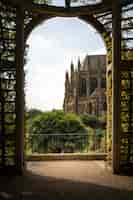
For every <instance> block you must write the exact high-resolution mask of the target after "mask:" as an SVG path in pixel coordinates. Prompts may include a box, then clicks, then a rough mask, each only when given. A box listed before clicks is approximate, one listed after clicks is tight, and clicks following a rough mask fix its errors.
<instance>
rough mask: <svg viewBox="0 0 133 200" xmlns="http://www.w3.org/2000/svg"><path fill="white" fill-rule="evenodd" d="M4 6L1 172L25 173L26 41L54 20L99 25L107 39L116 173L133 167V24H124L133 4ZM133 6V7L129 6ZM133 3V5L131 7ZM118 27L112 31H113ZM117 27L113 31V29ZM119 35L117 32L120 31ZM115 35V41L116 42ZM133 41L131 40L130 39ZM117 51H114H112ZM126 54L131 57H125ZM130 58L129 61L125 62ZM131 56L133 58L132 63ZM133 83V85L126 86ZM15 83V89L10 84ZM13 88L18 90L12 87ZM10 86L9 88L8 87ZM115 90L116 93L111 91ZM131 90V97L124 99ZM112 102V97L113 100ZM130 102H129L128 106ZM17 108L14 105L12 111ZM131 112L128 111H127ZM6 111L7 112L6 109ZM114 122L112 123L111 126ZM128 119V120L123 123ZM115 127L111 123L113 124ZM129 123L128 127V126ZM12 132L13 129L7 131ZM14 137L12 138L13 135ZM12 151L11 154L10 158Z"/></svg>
mask: <svg viewBox="0 0 133 200" xmlns="http://www.w3.org/2000/svg"><path fill="white" fill-rule="evenodd" d="M8 2H9V3H7V1H6V0H3V1H0V6H1V7H0V16H1V18H0V24H1V28H0V36H1V44H0V64H1V66H0V67H1V68H0V78H1V85H0V91H1V94H3V97H4V106H3V103H2V102H3V98H0V107H1V108H0V109H1V113H2V114H1V116H2V117H1V119H0V120H1V124H2V125H1V127H0V132H1V138H2V139H1V143H0V167H1V171H2V170H4V171H7V170H8V169H10V170H14V171H15V172H16V171H23V163H24V92H23V90H24V73H23V65H24V41H25V40H26V38H27V36H28V34H29V33H30V32H31V30H32V29H33V28H34V27H35V26H36V25H37V24H39V23H41V22H42V21H44V20H46V19H48V18H51V17H54V16H66V17H71V16H77V17H79V18H80V19H82V20H85V21H86V22H87V23H90V24H91V25H93V26H94V27H95V28H96V29H97V30H98V31H99V32H100V33H101V35H102V36H103V38H104V40H105V42H106V45H107V50H108V55H109V56H108V61H109V62H110V61H111V60H112V90H110V91H109V92H108V93H109V94H108V96H109V97H111V95H112V97H113V101H112V107H113V109H112V110H111V107H109V106H110V105H111V102H109V103H108V105H109V106H108V110H109V113H111V112H112V118H111V121H112V133H113V137H112V141H113V146H112V147H113V148H112V149H113V151H112V152H113V159H112V160H113V165H112V168H113V172H114V173H118V172H120V171H122V170H123V169H128V168H130V167H132V166H133V156H132V149H133V147H132V139H133V138H132V137H131V134H130V133H132V114H133V110H132V101H133V99H132V93H131V91H132V88H133V86H132V85H133V84H132V71H133V69H132V66H133V61H132V60H133V59H132V56H131V55H132V49H129V48H125V49H124V48H123V49H122V46H121V41H122V37H121V36H122V33H123V31H124V30H125V29H126V30H132V28H131V26H130V23H127V24H126V27H124V28H123V24H122V23H123V21H125V20H126V21H127V22H128V21H129V20H130V17H125V18H124V19H123V21H121V14H123V13H125V12H130V10H131V11H132V10H133V8H132V4H133V3H132V1H130V0H129V1H128V2H127V1H122V2H121V3H120V1H119V0H117V1H116V0H115V1H113V2H112V1H106V0H104V1H102V2H101V3H100V4H98V5H97V4H96V5H90V6H85V7H84V8H80V7H78V8H70V7H69V8H58V7H55V8H53V7H50V6H45V5H44V4H43V3H42V4H38V3H35V2H34V3H33V2H32V1H28V2H27V1H26V0H24V1H18V0H8ZM128 4H129V6H128ZM130 4H131V5H130ZM123 15H124V14H123ZM111 26H112V27H111ZM111 28H112V30H111ZM116 30H117V31H116ZM111 35H112V37H113V40H112V42H111ZM129 39H130V40H131V39H132V38H126V40H129ZM124 40H125V38H124ZM112 49H113V51H112ZM124 50H125V51H126V53H127V54H128V56H127V55H126V56H125V53H124V56H123V54H122V52H123V51H124ZM123 57H124V58H123ZM129 57H130V59H129ZM9 80H10V81H9ZM125 80H128V86H126V85H125V82H124V81H125ZM4 82H6V84H5V85H6V86H3V85H4ZM7 82H9V84H7ZM123 82H124V83H123ZM10 83H12V88H10V86H11V84H10ZM3 87H4V88H3ZM129 90H130V91H129ZM111 91H112V92H111ZM125 91H126V94H127V98H126V99H125V98H124V92H125ZM109 99H110V98H109ZM125 102H126V103H125ZM6 104H8V106H10V107H12V108H13V109H11V110H12V111H11V112H10V114H11V116H12V122H11V123H10V124H7V122H6V116H7V115H8V114H9V113H8V111H6V110H5V105H6ZM11 105H12V106H11ZM122 106H124V109H125V108H126V106H128V107H127V109H126V110H123V108H122ZM3 108H4V109H3ZM123 112H125V113H126V115H127V116H128V118H127V120H126V121H124V120H123V119H122V116H123ZM109 120H110V119H108V122H109ZM122 120H123V121H122ZM109 124H111V123H110V122H109ZM125 124H126V125H125ZM9 125H10V126H11V125H13V126H12V129H7V126H9ZM9 130H11V131H12V134H11V135H9V134H8V131H9ZM9 152H11V153H9Z"/></svg>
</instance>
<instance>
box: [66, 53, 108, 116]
mask: <svg viewBox="0 0 133 200" xmlns="http://www.w3.org/2000/svg"><path fill="white" fill-rule="evenodd" d="M63 107H64V111H65V112H73V113H77V114H94V115H102V114H105V113H106V56H105V55H87V56H86V57H85V59H84V61H83V63H82V64H81V63H80V60H78V65H77V67H76V69H74V65H73V63H71V72H70V75H69V73H68V72H66V79H65V97H64V105H63Z"/></svg>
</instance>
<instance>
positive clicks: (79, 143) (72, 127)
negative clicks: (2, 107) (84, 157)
mask: <svg viewBox="0 0 133 200" xmlns="http://www.w3.org/2000/svg"><path fill="white" fill-rule="evenodd" d="M74 133H75V135H74ZM87 133H88V132H87V129H86V128H85V126H84V125H83V124H82V123H81V121H80V119H79V117H77V116H76V115H75V114H70V113H69V114H65V113H64V112H63V111H53V112H44V113H41V114H39V115H38V116H36V117H34V118H33V120H32V121H31V124H30V125H29V136H30V143H31V148H32V151H33V152H38V153H57V152H58V153H59V152H78V151H84V150H85V148H86V146H87V145H88V142H89V141H88V135H87Z"/></svg>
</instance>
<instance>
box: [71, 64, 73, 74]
mask: <svg viewBox="0 0 133 200" xmlns="http://www.w3.org/2000/svg"><path fill="white" fill-rule="evenodd" d="M73 72H74V64H73V61H71V74H72V73H73Z"/></svg>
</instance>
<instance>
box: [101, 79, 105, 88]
mask: <svg viewBox="0 0 133 200" xmlns="http://www.w3.org/2000/svg"><path fill="white" fill-rule="evenodd" d="M101 87H102V88H106V80H105V79H102V83H101Z"/></svg>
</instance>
